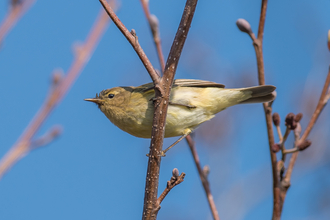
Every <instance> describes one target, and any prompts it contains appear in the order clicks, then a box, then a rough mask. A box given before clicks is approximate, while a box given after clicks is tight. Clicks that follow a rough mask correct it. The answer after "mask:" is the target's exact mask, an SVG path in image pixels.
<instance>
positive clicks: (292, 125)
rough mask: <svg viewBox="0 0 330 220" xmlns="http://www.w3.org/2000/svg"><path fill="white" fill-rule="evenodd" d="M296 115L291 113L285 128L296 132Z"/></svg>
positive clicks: (287, 117) (286, 119) (286, 120)
mask: <svg viewBox="0 0 330 220" xmlns="http://www.w3.org/2000/svg"><path fill="white" fill-rule="evenodd" d="M294 117H295V115H294V114H293V113H289V114H288V115H287V116H286V118H285V126H287V127H288V128H289V129H291V130H294V129H295V128H296V127H297V122H296V121H295V120H294Z"/></svg>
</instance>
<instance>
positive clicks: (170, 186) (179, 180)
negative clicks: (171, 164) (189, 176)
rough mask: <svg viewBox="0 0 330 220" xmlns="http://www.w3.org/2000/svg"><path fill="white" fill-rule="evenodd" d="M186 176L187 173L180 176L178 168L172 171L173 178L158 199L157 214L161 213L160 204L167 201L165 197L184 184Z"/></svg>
mask: <svg viewBox="0 0 330 220" xmlns="http://www.w3.org/2000/svg"><path fill="white" fill-rule="evenodd" d="M185 176H186V174H185V173H181V175H179V170H178V169H177V168H174V169H173V171H172V177H171V179H170V180H169V181H167V185H166V188H165V189H164V191H163V193H162V194H161V195H160V196H159V198H158V199H157V207H156V210H155V211H156V212H158V211H159V209H160V204H161V203H162V201H163V200H164V199H165V197H166V196H167V194H168V193H169V192H170V191H171V190H172V189H173V188H174V187H175V186H176V185H179V184H180V183H182V182H183V180H184V177H185Z"/></svg>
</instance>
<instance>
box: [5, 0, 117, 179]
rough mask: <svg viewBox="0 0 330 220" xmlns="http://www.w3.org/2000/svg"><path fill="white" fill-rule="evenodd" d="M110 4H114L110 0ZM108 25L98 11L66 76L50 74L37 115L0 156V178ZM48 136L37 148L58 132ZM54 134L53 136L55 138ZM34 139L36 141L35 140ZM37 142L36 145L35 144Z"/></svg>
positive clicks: (28, 146) (24, 148)
mask: <svg viewBox="0 0 330 220" xmlns="http://www.w3.org/2000/svg"><path fill="white" fill-rule="evenodd" d="M111 2H112V4H114V1H111ZM108 22H109V19H108V16H107V14H106V13H105V12H104V10H103V9H102V10H101V11H100V12H99V15H98V17H97V19H96V21H95V23H94V25H93V27H92V28H91V30H90V33H89V35H88V37H87V39H86V42H85V43H84V44H82V45H79V46H77V47H76V50H75V54H74V55H75V59H74V61H73V63H72V65H71V68H70V69H69V71H68V73H67V75H65V76H63V77H62V78H60V77H59V75H58V74H55V75H54V79H53V84H52V86H51V91H50V94H49V95H48V97H47V98H46V100H45V102H44V103H43V105H42V106H41V108H40V110H39V111H38V113H37V114H36V115H35V117H34V118H33V120H32V121H31V122H30V124H29V125H28V127H27V128H26V129H25V131H24V133H23V134H22V135H21V137H20V138H19V139H18V141H17V142H16V143H15V144H14V145H13V146H12V147H11V148H10V150H9V151H8V152H7V153H6V154H5V155H4V156H3V158H2V159H1V160H0V178H2V177H3V175H4V174H5V173H6V172H7V171H8V169H9V168H11V167H12V166H13V165H14V164H15V163H16V162H17V161H18V160H19V159H21V158H22V157H23V156H25V155H27V154H28V153H29V152H30V150H32V149H34V148H35V147H31V143H33V142H32V139H33V137H34V135H35V134H36V132H37V131H38V130H39V128H40V127H41V125H42V124H43V123H44V122H45V120H46V119H47V117H48V116H49V114H50V113H51V112H52V111H53V109H54V108H55V107H56V106H57V105H58V104H59V102H60V101H61V100H62V98H63V97H64V96H65V94H66V93H67V92H68V91H69V89H70V87H71V86H72V85H73V83H74V81H75V80H76V79H77V77H78V76H79V74H80V73H81V72H82V70H83V68H84V66H85V65H86V64H87V62H88V61H89V59H90V56H91V55H92V53H93V51H94V49H95V47H96V45H97V43H98V42H99V40H100V38H101V36H102V34H103V33H104V31H105V28H106V27H107V24H108ZM50 134H52V135H51V136H47V141H44V140H45V139H44V138H42V139H41V140H43V141H42V142H43V144H40V139H39V144H37V145H38V146H43V145H44V144H46V143H48V142H49V141H50V140H52V139H53V137H54V136H57V134H58V132H50ZM55 134H56V135H55ZM37 140H38V139H37ZM37 143H38V142H37Z"/></svg>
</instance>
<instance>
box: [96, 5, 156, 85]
mask: <svg viewBox="0 0 330 220" xmlns="http://www.w3.org/2000/svg"><path fill="white" fill-rule="evenodd" d="M100 2H101V4H102V6H103V8H104V9H105V11H106V12H107V13H108V15H109V17H110V18H111V20H112V21H113V23H114V24H115V25H116V26H117V27H118V29H119V30H120V31H121V33H122V34H123V35H124V36H125V37H126V39H127V40H128V42H130V44H131V45H132V47H133V48H134V50H135V52H136V53H137V55H138V56H139V58H140V59H141V61H142V63H143V65H144V67H145V68H146V69H147V71H148V73H149V75H150V77H151V79H152V81H153V83H154V84H155V85H156V84H158V82H159V76H158V74H157V72H156V70H155V69H154V67H153V66H152V64H151V62H150V61H149V59H148V57H147V55H146V54H145V53H144V51H143V49H142V47H141V46H140V44H139V41H138V37H137V36H136V33H135V31H134V30H132V31H131V32H130V31H128V29H127V28H126V27H125V25H124V24H123V23H122V22H121V21H120V20H119V18H118V17H117V15H116V13H115V12H114V11H113V9H112V8H111V7H110V5H109V4H108V3H107V1H106V0H100Z"/></svg>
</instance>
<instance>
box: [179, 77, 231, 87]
mask: <svg viewBox="0 0 330 220" xmlns="http://www.w3.org/2000/svg"><path fill="white" fill-rule="evenodd" d="M173 85H176V86H181V87H217V88H225V86H224V85H223V84H219V83H215V82H211V81H205V80H198V79H176V80H174V83H173Z"/></svg>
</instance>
